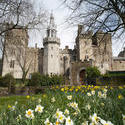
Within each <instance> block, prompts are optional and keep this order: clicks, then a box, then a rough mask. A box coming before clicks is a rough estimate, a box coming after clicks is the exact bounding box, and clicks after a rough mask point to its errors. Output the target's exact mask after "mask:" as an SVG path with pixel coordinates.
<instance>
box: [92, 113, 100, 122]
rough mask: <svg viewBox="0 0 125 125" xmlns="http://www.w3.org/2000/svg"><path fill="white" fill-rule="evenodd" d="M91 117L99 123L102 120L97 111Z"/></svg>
mask: <svg viewBox="0 0 125 125" xmlns="http://www.w3.org/2000/svg"><path fill="white" fill-rule="evenodd" d="M90 119H91V120H92V122H93V123H95V124H97V123H98V122H99V121H100V117H98V116H97V114H96V113H94V114H93V115H92V116H90Z"/></svg>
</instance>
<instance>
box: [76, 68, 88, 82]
mask: <svg viewBox="0 0 125 125" xmlns="http://www.w3.org/2000/svg"><path fill="white" fill-rule="evenodd" d="M85 78H86V71H85V68H84V67H83V68H81V69H80V70H79V72H78V74H77V82H78V83H79V84H85Z"/></svg>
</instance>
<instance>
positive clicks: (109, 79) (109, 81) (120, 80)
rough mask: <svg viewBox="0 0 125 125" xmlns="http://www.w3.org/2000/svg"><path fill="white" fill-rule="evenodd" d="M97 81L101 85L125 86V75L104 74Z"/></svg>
mask: <svg viewBox="0 0 125 125" xmlns="http://www.w3.org/2000/svg"><path fill="white" fill-rule="evenodd" d="M98 81H99V82H100V83H101V84H103V85H125V74H118V73H112V74H110V73H106V74H104V75H103V76H102V77H101V78H99V79H98Z"/></svg>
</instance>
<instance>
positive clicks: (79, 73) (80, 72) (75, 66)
mask: <svg viewBox="0 0 125 125" xmlns="http://www.w3.org/2000/svg"><path fill="white" fill-rule="evenodd" d="M88 66H90V62H85V61H84V62H81V61H79V62H71V68H70V73H71V74H70V78H71V79H70V80H71V82H70V83H71V84H72V85H80V84H84V81H85V69H86V67H88Z"/></svg>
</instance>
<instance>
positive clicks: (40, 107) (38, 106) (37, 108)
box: [35, 105, 44, 113]
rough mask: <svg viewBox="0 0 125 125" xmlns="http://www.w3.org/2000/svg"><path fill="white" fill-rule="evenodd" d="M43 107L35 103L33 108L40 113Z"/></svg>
mask: <svg viewBox="0 0 125 125" xmlns="http://www.w3.org/2000/svg"><path fill="white" fill-rule="evenodd" d="M43 109H44V107H43V106H41V105H37V106H36V108H35V112H39V113H42V112H43Z"/></svg>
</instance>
